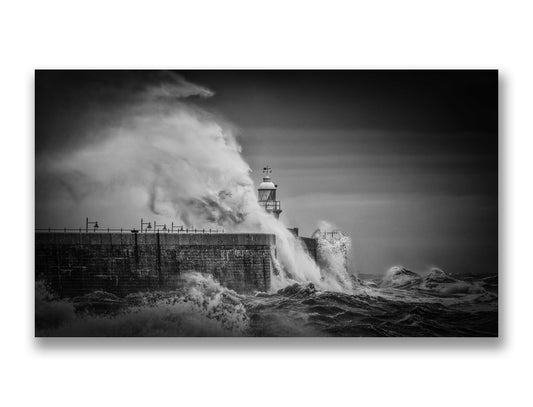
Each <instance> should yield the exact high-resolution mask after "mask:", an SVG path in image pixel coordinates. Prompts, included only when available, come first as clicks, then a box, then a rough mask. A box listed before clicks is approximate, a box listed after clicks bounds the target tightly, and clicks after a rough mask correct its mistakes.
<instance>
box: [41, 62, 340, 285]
mask: <svg viewBox="0 0 533 407" xmlns="http://www.w3.org/2000/svg"><path fill="white" fill-rule="evenodd" d="M91 92H94V94H95V95H97V97H98V98H99V99H98V100H101V99H105V100H108V101H113V102H114V103H115V104H116V105H114V106H113V108H112V109H110V108H109V106H107V105H106V106H105V108H100V107H99V104H98V103H94V104H91V109H90V112H87V113H86V114H87V117H83V118H81V119H83V122H84V123H87V125H86V126H85V127H83V128H82V129H81V130H80V131H79V134H78V135H77V138H76V143H74V144H69V145H68V146H65V147H62V148H60V149H57V150H54V151H52V152H47V153H46V155H42V154H40V155H39V156H38V157H37V166H38V167H39V168H38V169H37V173H38V174H39V177H41V179H40V180H39V182H41V183H42V182H53V183H59V184H60V185H61V187H62V190H63V191H64V194H63V195H62V196H53V197H47V199H50V200H51V201H50V202H47V205H49V206H50V207H53V208H55V209H54V213H59V212H60V213H62V216H63V218H62V221H63V222H64V221H67V222H68V220H69V213H75V214H78V213H79V212H80V211H90V212H91V213H100V214H103V215H102V217H101V218H100V219H99V220H100V222H101V223H104V224H105V223H108V224H109V223H115V222H117V220H122V221H123V222H128V223H130V222H131V221H132V218H133V219H136V218H137V216H138V215H139V214H142V213H143V212H145V211H147V210H149V211H150V212H151V213H152V214H154V215H157V216H158V219H160V220H161V223H167V224H170V223H171V222H174V223H180V224H182V225H184V226H185V227H186V228H193V227H197V226H198V225H201V226H202V227H206V228H223V229H224V230H225V231H227V232H256V233H257V232H262V233H272V234H274V235H275V236H276V247H277V256H278V258H277V259H275V261H274V263H275V264H276V266H277V267H276V272H275V273H274V275H273V276H272V287H273V289H278V288H281V287H284V286H286V285H288V284H292V283H295V282H300V283H303V282H312V283H313V284H315V285H316V286H317V287H318V288H320V289H327V290H341V291H344V290H346V289H347V284H346V281H343V278H341V277H342V276H341V275H340V274H339V273H340V272H339V267H338V265H337V264H334V263H336V261H333V259H332V256H333V255H334V251H332V252H331V253H330V256H329V257H330V260H331V261H329V263H328V264H327V265H326V267H324V268H323V269H322V270H321V269H320V268H319V267H318V266H317V265H316V264H315V262H314V261H313V260H312V259H311V258H310V257H309V255H308V254H307V253H306V250H305V249H304V247H303V246H302V243H301V242H300V241H299V240H298V239H297V238H296V237H295V236H293V235H292V233H291V232H289V231H288V230H287V227H286V225H284V224H283V222H282V221H281V220H278V219H276V218H275V217H274V216H272V215H270V214H268V213H266V212H265V211H264V209H263V208H262V207H260V205H259V204H258V202H257V197H256V195H255V188H254V182H253V180H252V178H251V176H250V173H251V170H250V167H249V166H248V164H247V163H246V162H245V160H244V159H243V156H242V154H241V146H240V144H239V143H238V141H237V137H236V129H235V127H234V126H233V125H231V124H230V123H228V122H227V121H225V120H224V119H222V118H221V117H220V116H217V115H214V114H212V113H210V112H207V111H205V110H203V109H201V108H199V107H198V106H197V105H195V104H194V97H202V98H208V97H211V96H213V94H214V93H213V92H212V91H210V90H209V89H206V88H205V87H202V86H199V85H195V84H192V83H190V82H187V81H185V80H184V79H183V78H181V77H179V76H177V75H174V74H171V73H164V74H162V75H161V77H160V78H159V79H157V78H156V79H155V80H151V82H150V84H149V85H146V86H144V87H133V88H132V90H131V93H130V94H129V96H128V98H126V99H124V100H123V99H122V98H120V97H117V93H120V89H118V90H117V89H115V88H113V87H109V84H105V85H104V86H102V87H101V89H100V88H98V84H97V83H95V84H93V87H92V88H91ZM191 98H192V99H191ZM67 147H68V148H67ZM103 196H104V197H105V199H102V197H103ZM110 203H112V204H111V205H110ZM57 208H62V210H61V211H59V210H57ZM116 208H121V210H120V211H119V213H117V211H116ZM124 208H126V209H124ZM113 211H114V212H113ZM127 214H130V215H129V217H127V216H128V215H127ZM110 217H112V218H111V219H110ZM71 222H72V223H73V225H74V224H75V223H74V222H75V220H71ZM330 273H331V274H332V275H331V276H330V275H329V274H330Z"/></svg>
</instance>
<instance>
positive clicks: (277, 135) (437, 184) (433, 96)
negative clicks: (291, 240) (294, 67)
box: [36, 71, 498, 274]
mask: <svg viewBox="0 0 533 407" xmlns="http://www.w3.org/2000/svg"><path fill="white" fill-rule="evenodd" d="M39 75H41V76H39ZM180 75H181V76H183V77H184V78H185V79H186V80H187V81H188V82H190V83H192V84H197V85H201V86H202V89H203V88H204V87H205V88H206V89H209V90H211V91H213V92H214V96H212V97H209V98H202V97H196V98H195V99H194V101H193V102H194V103H195V104H196V105H198V106H199V107H201V108H202V109H206V110H208V111H211V112H213V113H215V114H217V115H219V116H221V117H223V118H225V120H227V121H229V122H230V123H232V124H233V125H234V126H235V127H236V128H237V131H238V139H239V142H240V143H241V145H242V148H243V156H244V159H245V160H246V161H247V162H248V164H249V165H250V167H251V168H252V170H253V171H254V173H253V174H252V175H253V178H254V180H255V181H256V182H259V181H260V178H261V169H262V167H263V166H264V165H266V164H269V165H270V166H271V167H272V168H273V174H272V175H273V179H274V181H275V182H276V183H277V184H278V186H279V190H278V197H279V199H280V200H281V203H282V209H283V213H282V215H281V216H282V218H283V219H284V221H285V223H286V224H287V225H288V226H297V227H299V228H300V231H301V234H304V235H310V234H311V233H312V232H313V230H314V229H315V228H316V226H317V222H318V221H321V220H326V221H330V222H332V223H333V224H335V225H336V226H337V227H339V228H341V229H343V230H345V231H346V232H348V233H349V234H350V235H351V236H352V238H353V260H354V264H355V268H356V269H357V270H358V271H359V272H363V273H374V274H381V273H383V272H384V271H385V270H386V269H387V268H388V267H390V266H392V265H398V264H402V265H404V266H406V267H408V268H411V269H414V270H417V271H423V270H425V269H427V268H428V267H431V266H438V267H441V268H443V269H444V270H445V271H447V272H450V273H470V272H484V271H491V272H494V271H496V270H497V263H498V74H497V71H180ZM121 78H122V79H121ZM124 78H126V79H124ZM151 80H152V75H151V74H150V73H149V72H144V73H131V72H130V73H123V72H122V73H117V72H115V73H113V74H105V73H104V74H103V73H92V74H90V73H89V74H88V73H85V74H82V73H77V74H76V73H74V74H70V75H65V74H54V73H42V72H41V73H39V72H38V73H37V75H36V160H37V164H39V160H40V157H41V156H42V155H43V153H47V152H49V151H53V150H58V149H65V148H66V149H68V148H69V146H70V145H71V144H76V143H78V142H79V141H78V140H77V139H76V137H75V135H73V134H75V133H76V128H77V127H80V128H81V127H84V126H87V121H91V120H100V119H101V117H98V115H96V116H92V115H90V114H89V115H88V114H86V112H88V111H91V109H93V108H94V105H95V104H97V105H98V106H99V108H98V110H101V109H102V107H103V108H104V109H105V110H107V111H108V112H113V110H114V109H117V107H116V106H117V103H116V102H117V100H116V99H118V100H120V99H121V98H126V99H127V97H128V94H129V93H130V92H131V88H132V87H135V86H141V84H142V83H144V82H146V81H148V82H149V81H151ZM94 82H98V83H99V86H100V85H101V84H102V83H109V86H110V87H113V89H114V92H113V93H112V94H110V93H105V92H104V93H102V94H101V95H99V94H92V95H91V97H87V94H88V93H91V89H94V88H93V87H92V86H91V84H92V83H94ZM118 105H120V103H118ZM80 112H85V113H84V114H81V113H80ZM112 117H113V115H112V114H107V115H106V116H105V118H104V119H103V120H112ZM110 118H111V119H110ZM85 142H90V140H85ZM36 168H37V171H39V165H37V166H36ZM53 188H55V186H51V185H50V184H43V183H42V182H41V181H40V177H39V174H37V186H36V223H37V226H38V227H39V226H40V227H44V226H48V224H49V219H47V218H49V217H50V216H49V210H48V212H47V210H45V209H44V204H43V201H44V200H46V197H48V196H50V195H53V194H54V191H53ZM50 189H52V191H51V190H50ZM79 216H80V219H84V217H85V214H84V213H81V211H80V213H79ZM131 216H132V218H133V220H132V223H133V222H135V221H136V219H137V217H140V216H138V215H137V214H132V215H131ZM61 226H62V225H61ZM124 226H127V227H129V226H130V225H124Z"/></svg>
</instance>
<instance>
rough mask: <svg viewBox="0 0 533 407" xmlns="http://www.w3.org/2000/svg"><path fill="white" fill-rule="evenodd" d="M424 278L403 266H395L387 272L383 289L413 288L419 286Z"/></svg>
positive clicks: (383, 281)
mask: <svg viewBox="0 0 533 407" xmlns="http://www.w3.org/2000/svg"><path fill="white" fill-rule="evenodd" d="M421 282H422V277H420V276H419V275H418V274H416V273H414V272H412V271H411V270H408V269H406V268H405V267H403V266H394V267H391V268H390V269H388V270H387V273H386V274H385V277H383V280H382V281H381V286H382V287H394V288H412V287H416V286H419V285H420V283H421Z"/></svg>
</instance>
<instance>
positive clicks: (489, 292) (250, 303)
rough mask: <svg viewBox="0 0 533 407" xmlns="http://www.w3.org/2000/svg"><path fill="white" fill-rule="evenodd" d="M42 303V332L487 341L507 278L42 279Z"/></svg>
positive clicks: (437, 274)
mask: <svg viewBox="0 0 533 407" xmlns="http://www.w3.org/2000/svg"><path fill="white" fill-rule="evenodd" d="M35 308H36V310H35V311H36V315H35V332H36V336H251V337H254V336H356V337H361V336H364V337H426V336H428V337H439V336H447V337H450V336H451V337H456V336H458V337H485V336H497V335H498V277H497V275H477V276H460V277H458V276H452V275H448V274H446V273H444V272H443V271H441V270H439V269H432V270H430V271H429V272H427V273H421V274H417V273H413V272H411V271H409V270H407V269H405V268H403V267H393V268H391V269H390V270H389V271H388V272H387V274H386V275H385V276H383V277H381V278H373V277H371V276H367V278H363V277H360V278H354V284H353V289H352V290H351V291H350V292H335V291H328V290H319V289H317V287H316V286H315V285H314V284H312V283H302V284H292V285H288V286H286V287H284V288H282V289H279V290H277V291H276V292H271V293H262V292H258V293H255V294H253V295H242V294H237V293H236V292H234V291H232V290H229V289H227V288H225V287H223V286H222V285H220V284H219V283H218V282H217V281H215V280H213V279H212V277H210V276H207V275H202V274H200V273H196V272H190V273H185V274H183V276H182V284H180V288H179V289H177V290H174V291H166V292H140V293H136V294H130V295H128V296H127V297H125V298H119V297H117V296H115V295H113V294H111V293H106V292H102V291H97V292H93V293H89V294H87V295H84V296H81V297H76V298H68V299H66V298H59V297H58V296H56V295H55V294H54V293H53V292H51V291H49V290H48V289H47V287H46V285H45V284H44V283H43V282H38V283H37V285H36V307H35Z"/></svg>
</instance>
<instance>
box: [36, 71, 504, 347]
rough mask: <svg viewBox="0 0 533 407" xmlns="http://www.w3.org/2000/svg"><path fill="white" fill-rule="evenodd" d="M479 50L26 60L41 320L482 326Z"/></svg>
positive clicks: (187, 329)
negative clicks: (154, 63)
mask: <svg viewBox="0 0 533 407" xmlns="http://www.w3.org/2000/svg"><path fill="white" fill-rule="evenodd" d="M498 78H499V74H498V70H496V69H467V70H464V69H463V70H457V69H446V70H436V69H435V70H433V69H429V70H428V69H426V70H409V69H407V70H403V69H398V70H357V69H348V70H344V69H340V70H314V69H310V70H301V69H300V70H96V69H95V70H47V69H38V70H36V71H35V335H36V336H37V337H80V336H81V337H108V336H115V337H116V336H118V337H169V336H170V337H174V336H177V337H198V336H201V337H206V336H207V337H218V336H224V337H235V336H237V337H279V336H283V337H497V336H498V333H499V327H498V304H499V302H498V286H499V285H498V281H499V279H498V277H499V268H498V264H499V263H498V210H499V202H498V191H499V189H498V170H499V165H498V153H499V147H498V146H499V142H498V140H499V135H498V89H499V79H498Z"/></svg>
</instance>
